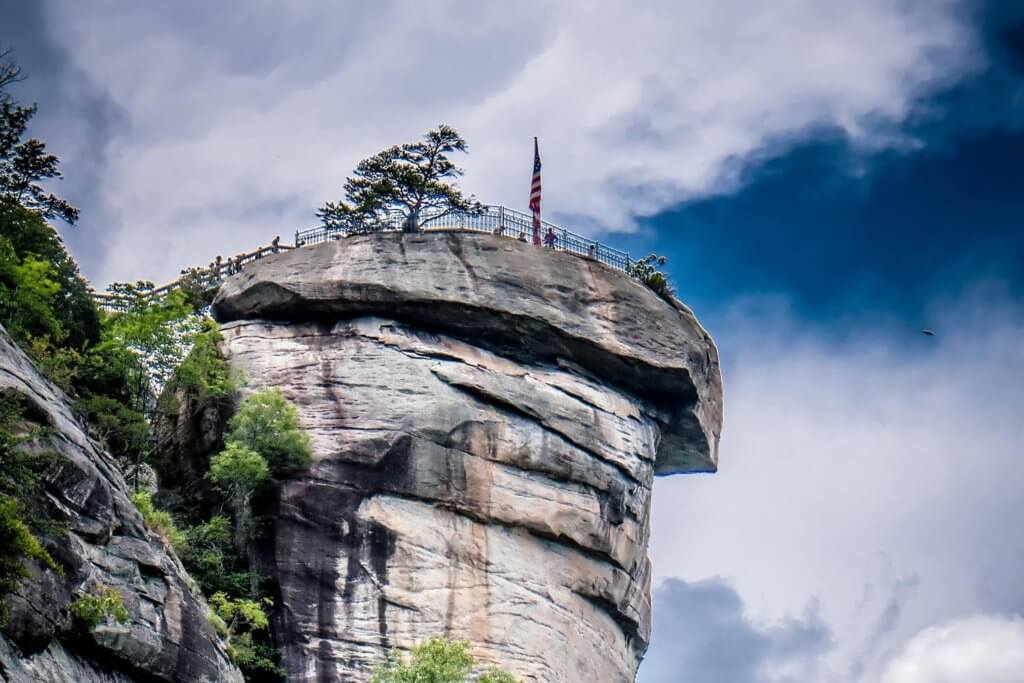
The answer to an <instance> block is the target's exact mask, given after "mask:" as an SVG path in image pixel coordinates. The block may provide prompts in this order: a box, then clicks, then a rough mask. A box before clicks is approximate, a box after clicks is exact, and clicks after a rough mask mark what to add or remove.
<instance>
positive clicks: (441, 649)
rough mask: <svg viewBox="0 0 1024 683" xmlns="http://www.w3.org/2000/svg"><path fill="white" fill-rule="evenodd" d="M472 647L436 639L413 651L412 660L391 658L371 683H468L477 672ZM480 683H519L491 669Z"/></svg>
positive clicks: (510, 676)
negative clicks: (471, 675) (470, 651)
mask: <svg viewBox="0 0 1024 683" xmlns="http://www.w3.org/2000/svg"><path fill="white" fill-rule="evenodd" d="M473 663H474V662H473V655H471V654H470V653H469V643H468V642H467V641H464V640H455V641H450V640H446V639H445V638H432V639H430V640H428V641H426V642H423V643H420V644H419V645H417V646H416V647H414V648H413V649H412V653H411V655H410V657H409V658H404V657H401V656H398V657H396V656H392V657H389V658H388V660H387V662H385V663H383V664H381V665H380V666H379V667H377V669H376V670H375V671H374V672H373V678H371V679H370V682H371V683H468V682H469V681H470V678H469V676H470V673H471V672H472V671H473ZM477 683H516V679H515V678H514V677H513V676H512V675H511V674H509V673H508V672H506V671H502V670H500V669H491V670H490V671H488V672H486V673H484V674H482V675H481V676H480V677H479V678H478V679H477Z"/></svg>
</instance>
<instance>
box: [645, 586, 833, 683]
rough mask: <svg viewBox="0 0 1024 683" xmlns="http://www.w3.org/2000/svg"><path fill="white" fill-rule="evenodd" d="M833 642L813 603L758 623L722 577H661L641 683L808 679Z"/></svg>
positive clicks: (716, 682) (751, 681) (655, 598)
mask: <svg viewBox="0 0 1024 683" xmlns="http://www.w3.org/2000/svg"><path fill="white" fill-rule="evenodd" d="M831 642H832V636H831V633H830V631H829V628H828V627H827V626H826V625H825V624H824V623H823V622H822V620H821V619H820V618H819V616H818V615H817V613H816V611H815V610H814V608H813V607H810V608H808V609H807V610H806V612H805V613H804V614H803V615H802V616H800V617H790V618H787V619H785V620H783V621H782V622H779V623H775V624H769V625H762V624H756V623H753V622H752V621H751V620H749V619H748V618H747V616H746V615H745V614H744V606H743V600H742V599H741V598H740V596H739V595H738V594H737V593H736V591H735V589H734V588H733V587H732V586H730V585H729V584H728V583H726V582H725V581H723V580H721V579H717V578H715V579H707V580H703V581H695V582H687V581H682V580H678V579H669V580H667V581H665V582H664V583H663V584H662V585H661V586H660V587H659V588H658V589H657V590H656V591H655V594H654V627H653V638H652V641H651V647H650V649H649V650H648V653H647V657H646V658H645V659H644V663H643V667H642V668H641V673H640V676H639V678H638V681H639V683H759V682H761V681H794V682H795V681H808V680H812V679H811V678H806V676H813V675H814V674H815V672H816V671H817V669H818V665H819V660H820V658H821V657H822V656H823V655H824V654H826V653H827V652H828V651H829V649H830V647H831Z"/></svg>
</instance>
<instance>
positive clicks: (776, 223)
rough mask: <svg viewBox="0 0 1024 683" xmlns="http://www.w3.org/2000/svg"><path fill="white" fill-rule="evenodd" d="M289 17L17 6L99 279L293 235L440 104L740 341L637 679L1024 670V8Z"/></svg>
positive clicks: (486, 155) (6, 38)
mask: <svg viewBox="0 0 1024 683" xmlns="http://www.w3.org/2000/svg"><path fill="white" fill-rule="evenodd" d="M283 7H284V5H282V4H279V3H272V2H261V1H259V0H250V1H247V2H238V3H231V4H226V3H225V4H220V3H205V2H198V1H194V2H189V1H183V2H177V3H173V4H169V3H164V4H157V3H129V2H113V1H110V2H93V3H78V2H71V1H70V0H67V1H59V0H52V1H51V0H47V1H45V2H28V1H14V0H0V42H3V44H4V45H9V46H10V47H13V48H14V50H15V52H16V56H17V58H18V60H19V62H20V63H21V64H22V66H23V67H24V69H25V70H26V71H27V73H28V74H29V76H30V78H29V79H28V80H27V81H25V82H24V83H21V84H19V86H18V91H17V94H18V95H19V96H20V97H21V98H22V99H23V100H25V101H35V102H38V103H39V107H40V110H39V114H38V116H37V118H36V120H35V121H34V124H33V131H32V132H33V133H34V134H36V135H38V136H39V137H41V138H43V139H44V140H46V141H47V142H48V144H49V145H50V147H51V148H52V149H53V150H54V151H55V152H56V153H57V154H58V155H59V156H60V157H61V158H62V160H63V162H64V171H65V176H66V177H65V179H64V180H62V181H60V182H59V183H58V184H57V185H56V188H57V189H58V190H59V191H60V192H61V193H62V194H64V195H65V196H67V197H68V198H69V199H71V200H73V201H74V202H75V203H76V204H77V205H79V206H80V208H81V209H82V219H81V221H80V222H79V224H78V225H77V226H76V227H74V228H66V229H62V233H63V234H64V237H65V239H66V241H67V243H68V245H69V247H70V248H71V250H72V251H73V253H74V254H75V255H76V257H77V258H78V259H79V261H80V263H81V266H82V269H83V272H84V273H85V274H86V276H87V277H89V278H90V279H91V280H92V282H93V283H94V284H95V285H96V286H97V287H98V288H102V287H103V286H105V285H106V284H107V283H109V282H111V281H115V280H134V279H138V278H144V279H149V280H154V281H157V282H160V281H163V280H167V279H170V278H172V277H173V276H174V275H175V274H176V273H177V272H178V271H179V270H180V269H181V268H184V267H186V266H190V265H199V264H204V263H208V262H209V261H210V260H212V259H213V257H214V256H215V255H217V254H223V255H225V256H227V255H230V254H234V253H237V252H240V251H242V250H245V249H248V248H251V247H253V246H255V245H257V244H261V243H266V242H269V241H270V239H271V238H272V237H273V236H274V235H276V234H280V235H282V236H283V237H284V238H285V239H288V237H289V236H290V235H291V234H292V233H293V232H294V230H296V229H298V228H303V227H308V226H310V225H312V224H314V223H315V216H314V212H315V209H316V207H317V206H319V205H320V204H322V203H323V202H325V201H327V200H333V199H337V198H338V196H339V195H340V193H341V185H342V183H343V181H344V178H345V176H346V175H347V174H348V173H349V172H350V171H351V169H352V167H353V166H354V164H355V163H356V162H357V161H358V160H359V159H361V158H363V157H365V156H367V155H369V154H372V153H373V152H375V151H377V150H379V149H380V148H382V147H384V146H386V145H389V144H392V143H394V142H400V141H405V140H411V139H414V138H416V137H417V136H419V135H420V134H422V133H423V132H425V131H426V130H428V129H429V128H431V127H433V126H434V125H436V124H437V123H440V122H445V123H448V124H451V125H453V126H455V127H456V128H457V129H458V130H459V131H460V132H462V133H463V135H464V136H465V137H466V138H467V140H468V142H469V146H470V153H469V155H468V156H466V157H465V158H464V159H463V160H462V165H463V166H464V167H465V168H466V175H465V176H464V178H463V180H462V186H463V187H464V189H466V190H467V191H469V192H472V193H474V194H476V195H477V196H478V197H479V198H480V199H481V200H482V201H485V202H487V203H496V204H505V205H508V206H512V207H515V208H519V209H525V205H526V201H527V195H528V186H529V180H530V173H531V166H532V163H531V162H532V146H531V142H532V136H534V135H537V136H539V138H540V148H541V155H542V157H543V160H544V171H543V172H544V211H545V216H546V217H547V218H549V219H550V220H553V221H554V222H556V223H558V224H561V225H564V226H565V227H568V228H570V229H573V230H576V231H578V232H585V233H587V234H591V235H593V236H595V237H597V238H598V239H600V240H602V241H605V242H607V243H609V244H612V245H614V246H617V247H620V248H624V249H627V250H629V251H630V252H631V253H633V254H634V255H643V254H646V253H651V252H655V253H658V254H662V255H665V256H667V257H668V268H669V270H670V273H671V275H672V277H673V281H674V283H675V286H676V289H677V291H678V293H679V295H680V297H681V298H682V299H683V300H684V301H685V302H686V303H687V304H689V305H691V306H692V307H693V309H694V310H695V312H696V313H697V315H698V316H699V317H700V319H701V320H702V322H703V323H704V324H705V326H706V327H707V328H708V329H709V331H710V332H711V333H712V335H713V336H714V337H715V338H716V340H717V343H718V346H719V349H720V352H721V355H722V364H723V372H724V378H725V387H726V399H725V407H726V419H725V428H724V432H723V438H722V445H721V466H720V471H719V472H718V473H717V474H714V475H697V476H682V477H671V478H665V479H660V480H659V481H658V482H657V484H656V487H655V502H654V511H653V533H652V542H651V556H652V560H653V563H654V571H655V581H654V637H653V640H652V644H651V647H650V650H649V652H648V655H647V657H646V659H645V661H644V663H643V665H642V666H641V670H640V674H639V677H638V681H639V682H640V683H705V682H714V683H808V682H818V681H820V682H822V683H833V682H838V683H847V682H849V683H861V682H864V683H868V682H875V681H880V682H881V683H968V682H970V683H1010V682H1011V681H1012V682H1018V683H1019V682H1020V681H1022V680H1024V656H1022V655H1021V653H1024V584H1022V583H1021V582H1020V580H1019V577H1020V576H1021V575H1022V574H1024V536H1021V534H1020V533H1019V530H1018V528H1017V526H1018V520H1020V519H1022V518H1024V496H1021V495H1020V494H1021V486H1022V482H1024V458H1022V457H1021V456H1022V455H1024V447H1022V445H1021V444H1022V443H1024V420H1022V419H1021V415H1022V414H1024V396H1022V390H1021V384H1022V379H1024V343H1022V340H1024V229H1022V225H1021V223H1022V214H1024V211H1022V209H1024V191H1022V190H1021V185H1022V181H1024V173H1022V172H1021V171H1020V167H1021V160H1022V158H1024V4H1021V3H1019V2H1015V1H1013V0H1006V1H1001V2H1000V1H994V2H982V1H980V0H978V1H967V0H964V1H960V2H954V1H947V0H859V1H858V2H845V1H844V0H827V1H826V0H777V1H775V2H771V3H764V2H757V1H755V0H720V1H719V2H714V3H709V2H697V1H665V2H653V1H649V2H638V3H628V4H627V3H617V2H599V1H596V0H595V1H594V2H589V1H588V2H554V1H553V2H545V3H539V2H521V3H497V2H484V3H481V2H444V1H442V0H437V1H432V2H430V3H423V2H412V1H411V0H409V1H407V2H402V1H397V0H396V1H391V2H386V1H385V2H378V3H357V2H314V1H310V2H304V3H294V4H291V5H288V7H287V10H284V9H283ZM922 328H928V329H932V330H934V331H935V333H936V334H935V336H932V337H929V336H925V335H922V334H921V333H920V330H921V329H922Z"/></svg>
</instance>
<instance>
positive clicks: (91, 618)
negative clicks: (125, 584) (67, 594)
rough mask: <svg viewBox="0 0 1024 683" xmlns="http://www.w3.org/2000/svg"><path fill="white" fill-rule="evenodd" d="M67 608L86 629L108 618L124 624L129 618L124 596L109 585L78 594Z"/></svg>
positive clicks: (90, 629)
mask: <svg viewBox="0 0 1024 683" xmlns="http://www.w3.org/2000/svg"><path fill="white" fill-rule="evenodd" d="M69 610H70V611H71V614H72V616H74V617H75V619H76V620H78V622H79V623H80V624H82V626H84V627H85V629H86V630H87V631H92V630H93V629H95V628H96V627H97V626H99V625H100V624H102V623H103V622H104V621H106V620H108V619H112V620H113V621H116V622H117V623H119V624H126V623H128V619H129V618H130V615H129V614H128V608H127V607H125V606H124V598H123V597H121V594H120V593H118V592H117V591H116V590H114V589H113V588H111V587H110V586H97V587H96V590H95V591H93V592H90V593H85V594H84V595H80V596H78V597H77V598H75V599H74V600H72V601H71V604H70V605H69Z"/></svg>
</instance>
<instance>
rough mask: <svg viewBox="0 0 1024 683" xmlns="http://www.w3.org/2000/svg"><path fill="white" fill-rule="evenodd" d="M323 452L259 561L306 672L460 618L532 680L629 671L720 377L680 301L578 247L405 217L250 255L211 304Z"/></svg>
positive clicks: (706, 440)
mask: <svg viewBox="0 0 1024 683" xmlns="http://www.w3.org/2000/svg"><path fill="white" fill-rule="evenodd" d="M214 310H215V314H216V315H217V316H218V317H219V319H221V320H222V321H224V322H227V323H228V324H226V325H225V326H224V330H223V331H224V336H225V342H224V352H225V354H226V356H227V358H228V359H229V361H230V362H231V363H232V364H233V365H234V366H236V367H238V368H240V369H242V370H243V371H244V372H245V374H246V376H247V377H248V378H249V384H248V386H247V388H246V390H247V391H251V390H256V389H260V388H265V387H279V388H281V389H283V390H284V392H285V394H286V395H287V396H288V398H289V399H290V400H292V401H293V402H294V403H295V404H296V405H297V406H298V408H299V413H300V417H301V420H302V422H303V423H304V425H305V427H306V428H307V429H308V430H309V431H310V433H311V435H312V437H313V440H314V447H315V462H314V464H313V465H312V467H311V468H310V469H309V471H308V472H306V473H304V474H303V475H300V476H298V477H295V478H294V479H292V480H289V481H287V482H284V483H283V484H282V485H281V486H280V487H279V489H278V490H277V491H276V492H275V495H274V496H273V497H272V498H273V500H272V501H270V502H269V503H267V504H268V505H269V511H271V512H272V513H273V514H272V516H271V520H272V522H271V524H270V527H269V528H268V529H267V530H266V532H267V533H266V542H265V545H263V546H262V547H260V548H258V549H257V551H256V553H257V556H258V557H257V561H258V564H259V565H260V566H261V569H262V570H263V571H264V572H265V573H267V574H268V575H270V576H272V577H273V578H274V579H275V580H276V582H277V585H278V587H279V590H280V601H279V603H278V604H281V605H283V608H282V609H281V610H279V613H278V615H277V617H276V623H275V625H274V626H275V633H276V638H277V640H278V642H279V644H280V645H281V646H282V647H283V650H284V661H283V664H284V666H285V668H286V669H287V670H288V672H289V680H294V681H331V680H345V681H365V680H368V678H369V673H368V672H369V670H370V668H371V666H372V664H373V663H374V662H376V661H379V659H380V658H381V657H382V656H383V654H384V653H385V652H386V651H387V650H388V649H389V648H394V647H398V648H406V647H409V646H411V645H413V644H415V643H416V642H418V641H420V640H423V639H426V638H428V637H431V636H434V635H438V634H441V633H444V634H446V635H448V636H449V637H453V638H464V639H468V640H470V641H471V642H472V645H473V651H474V653H475V655H476V656H477V657H478V659H479V660H481V661H483V662H486V663H493V664H499V665H501V666H503V667H505V668H507V669H509V670H510V671H511V672H513V673H514V674H516V675H518V676H520V677H522V678H523V679H524V680H526V681H535V682H544V683H554V682H559V683H577V682H579V681H587V680H589V681H602V682H603V681H609V682H611V681H615V682H619V681H632V680H633V678H634V675H635V671H636V668H637V665H638V663H639V660H640V658H641V657H642V656H643V653H644V651H645V649H646V647H647V642H648V637H649V632H650V597H649V584H650V563H649V560H648V558H647V552H646V548H647V540H648V531H649V524H648V522H649V510H650V496H651V484H652V480H653V477H654V476H655V475H656V474H672V473H677V472H693V471H713V470H715V468H716V466H717V446H718V436H719V431H720V426H721V399H722V395H721V378H720V374H719V367H718V356H717V351H716V349H715V346H714V344H713V342H712V341H711V339H710V337H709V336H708V335H707V333H706V332H704V330H703V329H702V328H701V327H700V326H699V324H698V323H697V322H696V320H695V319H694V317H693V315H692V314H691V313H690V312H689V310H688V309H686V308H685V307H683V306H682V305H681V304H675V305H672V304H669V303H667V302H666V301H664V300H662V299H660V298H658V297H657V296H655V295H654V294H653V293H652V292H650V291H649V290H647V289H646V288H644V287H643V286H641V285H639V284H637V283H635V282H633V281H631V280H630V279H629V278H627V277H625V276H624V275H622V274H620V273H618V272H615V271H612V270H610V269H608V268H606V267H604V266H602V265H600V264H598V263H595V262H592V261H588V260H586V259H582V258H578V257H575V256H572V255H569V254H564V253H556V252H551V251H546V250H541V249H537V248H535V247H533V246H530V245H527V244H522V243H519V242H516V241H513V240H507V239H501V238H498V237H491V236H488V235H465V234H462V235H459V234H444V233H433V234H413V235H408V234H398V233H392V234H384V235H373V236H363V237H351V238H348V239H344V240H340V241H337V242H332V243H328V244H324V245H320V246H317V247H310V248H303V249H297V250H294V251H291V252H288V253H284V254H280V255H277V256H274V257H271V258H268V259H265V260H264V261H262V262H260V263H258V264H256V265H253V266H250V267H248V268H247V270H246V271H245V272H243V273H241V274H239V275H236V276H235V277H233V278H231V279H229V280H228V282H226V283H225V284H224V286H223V287H222V289H221V292H220V295H219V296H218V299H217V301H216V302H215V305H214Z"/></svg>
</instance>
